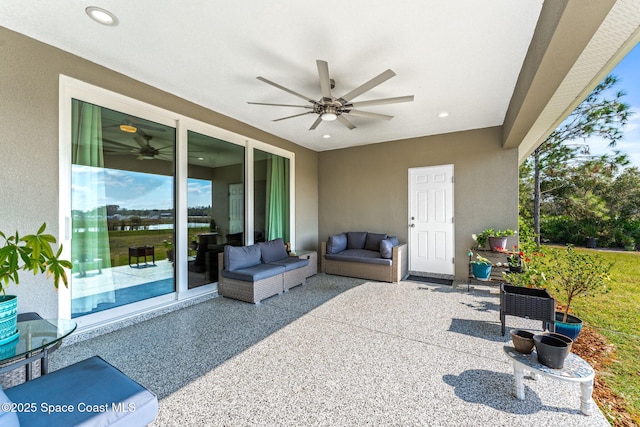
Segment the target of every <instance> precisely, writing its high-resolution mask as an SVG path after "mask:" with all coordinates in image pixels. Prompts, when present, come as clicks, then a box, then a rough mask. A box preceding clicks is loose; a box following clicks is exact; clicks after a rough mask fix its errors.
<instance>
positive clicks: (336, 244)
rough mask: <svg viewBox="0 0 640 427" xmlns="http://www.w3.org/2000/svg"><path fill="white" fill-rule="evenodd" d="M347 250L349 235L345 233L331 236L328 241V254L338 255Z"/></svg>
mask: <svg viewBox="0 0 640 427" xmlns="http://www.w3.org/2000/svg"><path fill="white" fill-rule="evenodd" d="M345 249H347V235H346V234H345V233H341V234H336V235H333V236H329V240H327V253H328V254H337V253H338V252H342V251H344V250H345Z"/></svg>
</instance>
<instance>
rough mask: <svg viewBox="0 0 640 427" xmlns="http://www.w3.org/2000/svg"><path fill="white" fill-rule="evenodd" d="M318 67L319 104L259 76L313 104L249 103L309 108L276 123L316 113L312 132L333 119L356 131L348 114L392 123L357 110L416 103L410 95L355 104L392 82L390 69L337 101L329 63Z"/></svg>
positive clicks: (319, 64)
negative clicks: (364, 94) (369, 93)
mask: <svg viewBox="0 0 640 427" xmlns="http://www.w3.org/2000/svg"><path fill="white" fill-rule="evenodd" d="M316 64H317V66H318V75H319V77H320V90H321V91H322V98H320V99H319V100H317V101H316V100H314V99H312V98H310V97H308V96H306V95H302V94H300V93H298V92H296V91H293V90H291V89H288V88H286V87H284V86H281V85H279V84H278V83H275V82H272V81H271V80H267V79H265V78H264V77H256V78H257V79H258V80H260V81H263V82H265V83H267V84H270V85H271V86H275V87H277V88H278V89H280V90H283V91H285V92H288V93H290V94H292V95H295V96H297V97H299V98H302V99H304V100H305V101H308V102H309V103H310V104H311V105H291V104H271V103H265V102H248V104H254V105H270V106H277V107H296V108H306V109H309V110H311V111H306V112H304V113H300V114H294V115H293V116H287V117H282V118H279V119H275V120H274V122H277V121H280V120H286V119H291V118H294V117H299V116H304V115H306V114H317V115H318V117H317V118H316V120H315V121H314V122H313V124H312V125H311V127H310V128H309V130H314V129H315V128H316V127H318V125H319V124H320V123H321V122H322V121H333V120H338V121H339V122H340V123H342V124H343V125H345V126H346V127H348V128H349V129H355V127H356V126H355V125H354V124H353V123H351V122H350V121H349V120H348V119H347V118H346V117H345V115H352V116H359V117H368V118H372V119H382V120H391V119H392V118H393V116H389V115H387V114H379V113H371V112H369V111H362V110H357V109H356V108H359V107H370V106H373V105H383V104H396V103H400V102H412V101H413V95H409V96H398V97H394V98H384V99H373V100H370V101H360V102H352V100H353V99H355V98H357V97H358V96H360V95H362V94H363V93H365V92H367V91H369V90H371V89H373V88H374V87H376V86H378V85H380V84H382V83H384V82H385V81H387V80H389V79H390V78H391V77H393V76H395V75H396V73H394V72H393V71H391V70H387V71H385V72H383V73H381V74H379V75H377V76H376V77H374V78H372V79H371V80H369V81H368V82H366V83H364V84H362V85H360V86H358V87H357V88H355V89H353V90H352V91H350V92H348V93H346V94H344V95H342V96H341V97H338V98H336V97H334V96H332V95H331V89H333V88H334V87H335V82H334V80H333V79H331V78H329V64H328V63H327V62H326V61H322V60H319V59H318V60H316Z"/></svg>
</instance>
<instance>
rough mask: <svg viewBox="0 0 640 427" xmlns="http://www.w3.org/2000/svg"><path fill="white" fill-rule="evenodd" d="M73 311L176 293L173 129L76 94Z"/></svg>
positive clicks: (90, 310) (84, 311)
mask: <svg viewBox="0 0 640 427" xmlns="http://www.w3.org/2000/svg"><path fill="white" fill-rule="evenodd" d="M71 119H72V120H71V121H72V123H71V129H72V132H71V139H72V141H71V143H72V150H71V164H72V165H71V209H72V215H71V230H72V238H71V243H72V245H71V257H72V261H73V264H74V267H73V270H72V288H71V297H72V299H71V312H72V316H73V317H77V316H82V315H86V314H91V313H96V312H98V311H102V310H106V309H110V308H113V307H118V306H122V305H125V304H130V303H133V302H137V301H141V300H144V299H147V298H152V297H155V296H158V295H163V294H167V293H171V292H174V290H175V283H174V269H173V236H174V227H175V224H174V222H175V220H174V187H175V185H174V171H175V146H176V132H175V128H172V127H169V126H165V125H161V124H158V123H153V122H150V121H148V120H144V119H142V118H140V117H132V116H130V115H127V114H124V113H121V112H118V111H114V110H111V109H108V108H104V107H101V106H98V105H93V104H90V103H87V102H83V101H79V100H76V99H74V100H73V101H72V115H71Z"/></svg>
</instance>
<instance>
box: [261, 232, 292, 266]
mask: <svg viewBox="0 0 640 427" xmlns="http://www.w3.org/2000/svg"><path fill="white" fill-rule="evenodd" d="M258 245H260V252H261V254H262V255H261V256H262V262H273V261H278V260H281V259H283V258H287V257H288V256H289V254H288V253H287V248H286V247H285V246H284V240H282V239H281V238H278V239H274V240H269V241H268V242H260V243H258Z"/></svg>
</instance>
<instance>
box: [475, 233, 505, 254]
mask: <svg viewBox="0 0 640 427" xmlns="http://www.w3.org/2000/svg"><path fill="white" fill-rule="evenodd" d="M514 234H515V231H513V230H511V229H509V228H506V229H504V230H496V229H495V228H487V229H485V230H484V231H483V232H482V233H480V234H477V235H475V237H474V239H475V241H476V248H477V249H481V248H483V247H484V246H485V244H486V243H487V242H489V247H490V248H491V250H492V251H494V252H501V251H503V250H504V248H506V247H507V237H508V236H513V235H514Z"/></svg>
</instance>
